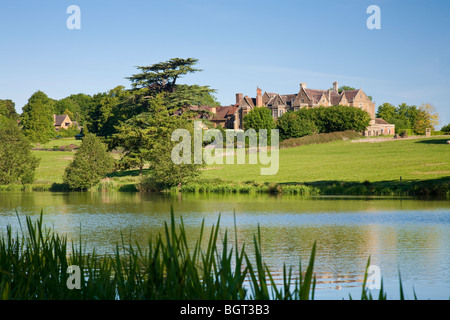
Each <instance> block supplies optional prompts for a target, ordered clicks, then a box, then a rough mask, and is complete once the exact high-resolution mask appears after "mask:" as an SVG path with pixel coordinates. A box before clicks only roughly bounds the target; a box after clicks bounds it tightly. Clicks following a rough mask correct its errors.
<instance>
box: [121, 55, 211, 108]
mask: <svg viewBox="0 0 450 320" xmlns="http://www.w3.org/2000/svg"><path fill="white" fill-rule="evenodd" d="M197 62H198V60H197V59H194V58H187V59H181V58H174V59H170V60H168V61H165V62H159V63H156V64H153V65H151V66H148V67H142V66H140V67H137V68H138V69H139V70H141V73H138V74H134V75H132V76H131V77H128V78H127V79H129V80H130V81H131V82H132V86H133V88H134V89H135V90H134V93H135V94H139V95H144V96H146V97H149V96H151V97H155V96H156V95H158V94H160V93H164V94H165V95H164V105H165V106H166V108H167V109H168V110H169V111H170V112H172V111H173V110H176V109H178V108H180V107H185V106H187V105H198V104H203V103H205V102H206V103H209V102H214V103H216V100H215V98H214V97H213V96H212V94H213V93H214V92H215V90H213V89H211V88H209V86H199V85H186V84H182V85H180V84H177V81H178V80H179V79H180V78H181V77H183V76H184V75H186V74H189V73H194V72H198V71H201V69H197V68H194V65H195V64H197ZM217 104H218V103H217Z"/></svg>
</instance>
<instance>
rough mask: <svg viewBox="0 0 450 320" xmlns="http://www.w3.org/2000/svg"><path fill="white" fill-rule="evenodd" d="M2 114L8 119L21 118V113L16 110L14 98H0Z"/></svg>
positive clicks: (0, 111)
mask: <svg viewBox="0 0 450 320" xmlns="http://www.w3.org/2000/svg"><path fill="white" fill-rule="evenodd" d="M0 115H2V116H5V117H6V118H8V119H14V120H17V119H19V115H18V114H17V112H16V108H15V103H14V102H13V101H12V100H9V99H8V100H0Z"/></svg>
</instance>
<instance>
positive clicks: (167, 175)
mask: <svg viewBox="0 0 450 320" xmlns="http://www.w3.org/2000/svg"><path fill="white" fill-rule="evenodd" d="M163 101H164V94H162V93H161V94H158V95H157V96H156V98H154V99H150V101H149V110H148V112H143V113H141V114H139V115H137V116H134V117H133V118H131V119H129V120H127V121H125V122H123V123H122V124H121V125H120V126H118V127H117V131H118V132H117V133H116V134H115V135H114V136H113V138H112V142H111V147H112V148H120V149H121V150H122V157H121V159H120V162H119V164H120V168H121V169H129V168H133V167H138V168H139V171H140V175H141V176H142V174H143V168H144V166H145V165H148V167H149V168H150V174H149V176H147V177H145V179H144V181H142V184H141V189H142V190H143V191H144V190H145V191H154V190H162V189H166V188H170V187H172V186H178V185H181V184H183V183H185V182H186V181H188V180H189V179H190V178H192V177H194V176H196V175H197V174H198V169H199V167H200V165H195V164H192V163H189V164H184V163H183V164H174V163H173V161H172V158H171V152H172V149H173V147H174V145H175V142H174V141H172V140H171V135H172V132H173V131H174V130H175V129H182V128H184V129H186V130H188V132H189V133H190V137H191V139H192V138H193V124H192V121H189V119H187V118H186V117H184V116H181V117H179V116H173V115H171V114H170V113H169V111H168V109H167V108H166V107H165V106H164V105H163ZM191 141H192V140H191ZM191 141H190V142H191ZM191 145H192V143H191ZM192 162H193V161H192Z"/></svg>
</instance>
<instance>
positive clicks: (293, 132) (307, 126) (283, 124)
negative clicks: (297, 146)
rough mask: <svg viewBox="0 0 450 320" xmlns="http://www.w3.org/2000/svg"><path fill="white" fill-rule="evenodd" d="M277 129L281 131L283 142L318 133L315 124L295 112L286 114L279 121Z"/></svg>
mask: <svg viewBox="0 0 450 320" xmlns="http://www.w3.org/2000/svg"><path fill="white" fill-rule="evenodd" d="M277 128H278V129H279V130H280V138H281V139H282V140H285V139H289V138H300V137H303V136H307V135H311V134H314V133H316V132H318V129H317V127H316V125H315V124H314V122H313V121H312V120H310V119H305V118H302V117H300V116H299V115H298V113H295V112H286V113H285V114H283V115H282V116H281V117H279V118H278V119H277Z"/></svg>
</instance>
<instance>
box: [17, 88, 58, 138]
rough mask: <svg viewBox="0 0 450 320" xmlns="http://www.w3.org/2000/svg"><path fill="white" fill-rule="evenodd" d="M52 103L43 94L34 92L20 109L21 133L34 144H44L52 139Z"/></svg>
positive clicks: (53, 130)
mask: <svg viewBox="0 0 450 320" xmlns="http://www.w3.org/2000/svg"><path fill="white" fill-rule="evenodd" d="M53 106H54V101H53V100H52V99H50V98H49V97H48V96H47V95H46V94H45V93H44V92H42V91H37V92H35V93H34V94H33V95H32V96H31V97H30V99H29V100H28V103H27V104H26V105H25V106H24V107H23V109H22V111H23V112H22V115H21V117H20V124H21V125H22V128H23V132H24V133H25V135H26V136H27V137H28V138H29V139H30V140H31V142H35V143H45V142H48V141H49V140H50V139H51V138H53V137H54V133H55V128H54V126H53V123H54V119H53V114H54V113H53Z"/></svg>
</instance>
